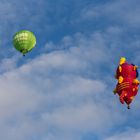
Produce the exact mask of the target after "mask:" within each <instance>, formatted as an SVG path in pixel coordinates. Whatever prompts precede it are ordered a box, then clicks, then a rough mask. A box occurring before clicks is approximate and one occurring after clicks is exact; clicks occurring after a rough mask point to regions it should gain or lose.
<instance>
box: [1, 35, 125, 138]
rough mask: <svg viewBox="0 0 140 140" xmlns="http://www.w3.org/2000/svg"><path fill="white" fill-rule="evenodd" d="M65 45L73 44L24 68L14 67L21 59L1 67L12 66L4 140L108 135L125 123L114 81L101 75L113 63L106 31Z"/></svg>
mask: <svg viewBox="0 0 140 140" xmlns="http://www.w3.org/2000/svg"><path fill="white" fill-rule="evenodd" d="M67 42H68V43H67ZM59 44H60V46H62V48H63V46H65V45H66V44H70V47H68V48H67V49H66V50H65V49H64V50H57V49H56V50H55V49H54V50H53V51H52V52H50V53H44V54H41V55H40V56H38V57H36V58H34V59H30V60H29V61H26V63H25V64H23V65H21V66H17V65H15V66H14V67H13V68H9V67H10V64H12V63H16V62H15V59H11V62H10V63H8V64H5V65H8V66H5V65H1V66H2V67H3V69H5V70H7V71H5V72H3V73H2V74H1V76H0V89H1V91H0V96H1V99H0V108H1V113H0V115H1V125H0V129H1V130H2V131H1V133H2V138H3V139H5V140H8V139H9V138H10V139H11V140H12V139H15V136H16V137H17V138H18V139H20V140H24V139H31V138H33V139H35V138H37V137H40V138H41V139H42V140H45V139H50V140H53V139H56V138H59V139H62V140H63V139H66V137H68V136H69V139H70V140H74V139H76V140H77V139H79V140H80V139H81V138H82V133H84V134H86V133H88V132H94V133H97V134H99V133H102V134H105V133H106V132H107V131H108V130H109V129H111V128H112V125H114V123H115V122H116V120H119V122H120V123H119V124H122V123H123V122H124V118H125V116H123V117H122V116H121V115H120V111H119V110H118V112H116V113H113V114H112V110H113V106H112V107H111V102H110V103H109V104H110V105H109V104H108V99H107V98H110V95H109V93H108V92H106V91H107V87H108V85H107V84H106V81H105V78H104V79H101V77H100V76H99V75H100V74H101V70H100V65H101V64H107V63H108V62H109V61H110V59H109V58H110V57H109V56H107V57H104V56H106V48H105V46H106V44H105V42H104V39H103V38H102V37H101V35H100V34H98V33H97V34H95V35H91V36H89V37H88V38H87V37H86V36H84V35H82V34H79V33H78V34H76V35H74V36H71V37H64V39H62V41H60V43H59ZM59 44H58V45H59ZM48 45H49V44H47V47H48ZM51 46H54V47H55V48H56V47H58V46H55V44H53V45H51ZM47 47H46V48H45V50H46V51H47ZM6 61H7V60H6ZM3 62H5V60H3ZM7 68H8V69H7ZM103 98H104V99H103ZM107 104H108V105H107ZM109 106H110V107H109ZM114 107H116V106H114ZM106 125H107V126H108V127H107V129H106Z"/></svg>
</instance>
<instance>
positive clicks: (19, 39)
mask: <svg viewBox="0 0 140 140" xmlns="http://www.w3.org/2000/svg"><path fill="white" fill-rule="evenodd" d="M35 44H36V37H35V35H34V34H33V33H32V32H30V31H27V30H22V31H19V32H17V33H16V34H15V35H14V37H13V45H14V47H15V48H16V50H18V51H19V52H21V53H22V54H23V55H25V54H26V53H28V52H29V51H31V50H32V49H33V48H34V47H35Z"/></svg>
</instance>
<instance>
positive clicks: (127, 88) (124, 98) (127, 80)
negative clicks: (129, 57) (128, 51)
mask: <svg viewBox="0 0 140 140" xmlns="http://www.w3.org/2000/svg"><path fill="white" fill-rule="evenodd" d="M137 68H138V66H136V65H134V64H129V63H128V62H126V58H125V57H122V58H121V59H120V63H119V66H118V68H117V70H116V75H115V78H116V79H117V80H118V83H117V85H116V88H115V89H114V94H116V93H117V94H118V95H119V98H120V102H121V103H122V104H124V102H125V103H126V104H127V106H128V107H127V108H128V109H130V104H131V102H132V101H133V99H134V98H135V96H136V95H137V93H138V87H139V84H140V82H139V80H138V79H137V77H138V70H137Z"/></svg>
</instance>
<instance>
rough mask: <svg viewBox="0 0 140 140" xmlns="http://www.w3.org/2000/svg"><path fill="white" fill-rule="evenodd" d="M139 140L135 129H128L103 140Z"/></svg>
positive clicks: (139, 133) (139, 137)
mask: <svg viewBox="0 0 140 140" xmlns="http://www.w3.org/2000/svg"><path fill="white" fill-rule="evenodd" d="M118 139H119V140H139V139H140V132H139V131H138V130H135V129H130V130H128V131H125V132H122V133H119V134H116V135H114V136H112V137H109V138H106V139H105V140H118Z"/></svg>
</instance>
